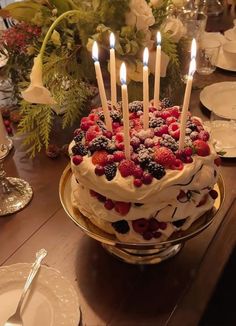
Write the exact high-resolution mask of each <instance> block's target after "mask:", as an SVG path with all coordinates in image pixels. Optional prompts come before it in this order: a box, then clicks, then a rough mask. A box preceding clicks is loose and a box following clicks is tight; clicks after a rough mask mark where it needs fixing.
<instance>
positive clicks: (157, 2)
mask: <svg viewBox="0 0 236 326" xmlns="http://www.w3.org/2000/svg"><path fill="white" fill-rule="evenodd" d="M150 4H151V6H152V7H153V8H159V7H160V6H161V5H162V4H163V0H151V1H150Z"/></svg>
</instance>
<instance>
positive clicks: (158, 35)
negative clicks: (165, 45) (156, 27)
mask: <svg viewBox="0 0 236 326" xmlns="http://www.w3.org/2000/svg"><path fill="white" fill-rule="evenodd" d="M157 45H161V33H160V32H159V31H158V32H157Z"/></svg>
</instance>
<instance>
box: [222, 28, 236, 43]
mask: <svg viewBox="0 0 236 326" xmlns="http://www.w3.org/2000/svg"><path fill="white" fill-rule="evenodd" d="M224 36H225V37H226V38H227V39H228V40H229V41H236V32H235V30H234V28H231V29H228V30H227V31H225V32H224Z"/></svg>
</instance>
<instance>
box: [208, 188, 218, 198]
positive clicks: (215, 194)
mask: <svg viewBox="0 0 236 326" xmlns="http://www.w3.org/2000/svg"><path fill="white" fill-rule="evenodd" d="M209 195H210V196H211V198H212V199H216V198H217V197H218V192H217V191H216V190H214V189H212V190H211V191H209Z"/></svg>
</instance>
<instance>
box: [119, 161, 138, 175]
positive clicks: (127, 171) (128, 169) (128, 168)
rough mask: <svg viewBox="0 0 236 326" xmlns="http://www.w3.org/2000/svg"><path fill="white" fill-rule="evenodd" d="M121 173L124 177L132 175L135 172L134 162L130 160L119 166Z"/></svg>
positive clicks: (122, 162)
mask: <svg viewBox="0 0 236 326" xmlns="http://www.w3.org/2000/svg"><path fill="white" fill-rule="evenodd" d="M118 168H119V171H120V174H121V175H122V177H124V178H125V177H128V176H129V175H132V174H133V172H134V168H135V164H134V162H133V161H130V160H123V161H121V162H120V164H119V167H118Z"/></svg>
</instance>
